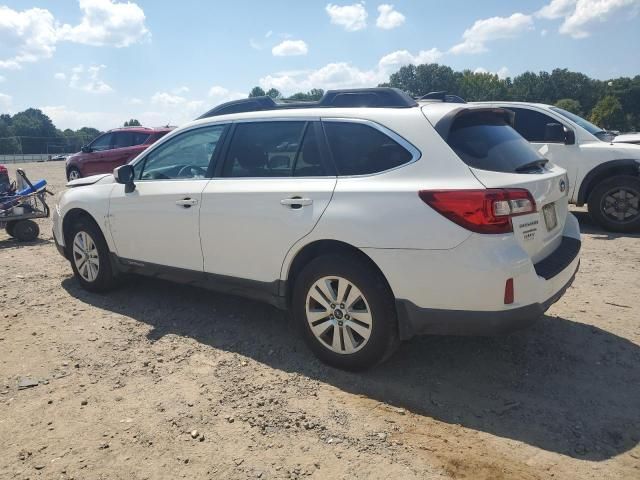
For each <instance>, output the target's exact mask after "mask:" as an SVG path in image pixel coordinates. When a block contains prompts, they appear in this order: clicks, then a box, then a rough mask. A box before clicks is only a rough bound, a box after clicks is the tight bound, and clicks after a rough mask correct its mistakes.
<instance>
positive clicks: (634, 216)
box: [589, 175, 640, 232]
mask: <svg viewBox="0 0 640 480" xmlns="http://www.w3.org/2000/svg"><path fill="white" fill-rule="evenodd" d="M639 202H640V178H637V177H632V176H629V175H618V176H616V177H610V178H606V179H604V180H603V181H601V182H600V183H599V184H598V185H596V187H595V188H594V189H593V191H592V192H591V195H589V213H590V214H591V217H592V218H593V219H594V220H595V221H596V222H597V223H598V224H600V225H601V226H602V227H603V228H604V229H605V230H609V231H611V232H633V231H637V230H640V204H639Z"/></svg>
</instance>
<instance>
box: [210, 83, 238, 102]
mask: <svg viewBox="0 0 640 480" xmlns="http://www.w3.org/2000/svg"><path fill="white" fill-rule="evenodd" d="M246 97H247V94H246V93H242V92H233V91H231V90H229V89H228V88H224V87H221V86H219V85H214V86H213V87H211V88H210V89H209V98H211V99H212V100H213V101H214V102H217V103H224V102H229V101H231V100H238V99H240V98H246Z"/></svg>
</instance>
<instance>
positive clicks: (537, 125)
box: [509, 107, 562, 143]
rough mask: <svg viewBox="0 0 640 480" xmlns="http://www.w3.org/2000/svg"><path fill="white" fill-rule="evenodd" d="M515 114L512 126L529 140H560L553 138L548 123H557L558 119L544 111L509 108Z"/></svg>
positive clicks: (553, 141) (548, 141)
mask: <svg viewBox="0 0 640 480" xmlns="http://www.w3.org/2000/svg"><path fill="white" fill-rule="evenodd" d="M509 110H511V111H513V112H514V113H515V114H516V115H515V124H514V128H515V129H516V130H517V132H518V133H519V134H520V135H522V136H523V137H524V138H526V139H527V140H528V141H530V142H544V143H555V142H562V140H560V139H558V138H553V135H552V130H551V129H550V128H549V125H553V124H557V123H558V121H557V120H555V119H553V118H551V117H550V116H548V115H545V114H544V113H540V112H536V111H534V110H529V109H526V108H511V107H509Z"/></svg>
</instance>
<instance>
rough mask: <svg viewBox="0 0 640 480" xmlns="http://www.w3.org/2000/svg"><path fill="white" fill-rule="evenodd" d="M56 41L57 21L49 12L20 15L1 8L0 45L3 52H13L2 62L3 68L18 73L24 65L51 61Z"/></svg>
mask: <svg viewBox="0 0 640 480" xmlns="http://www.w3.org/2000/svg"><path fill="white" fill-rule="evenodd" d="M56 39H57V34H56V29H55V21H54V18H53V15H52V14H51V12H49V11H48V10H44V9H42V8H31V9H29V10H24V11H22V12H18V11H16V10H12V9H11V8H9V7H6V6H0V45H2V47H3V48H2V51H3V52H10V53H9V56H8V57H7V58H0V68H6V69H13V70H17V69H19V68H21V66H22V64H23V63H31V62H37V61H38V60H40V59H43V58H50V57H51V56H52V55H53V53H54V52H55V50H56ZM5 55H6V54H5Z"/></svg>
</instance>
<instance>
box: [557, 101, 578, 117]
mask: <svg viewBox="0 0 640 480" xmlns="http://www.w3.org/2000/svg"><path fill="white" fill-rule="evenodd" d="M556 107H558V108H562V109H563V110H566V111H567V112H571V113H575V114H576V115H582V105H580V102H579V101H577V100H574V99H573V98H561V99H560V100H558V101H557V102H556Z"/></svg>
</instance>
